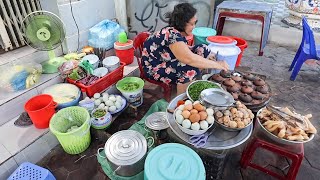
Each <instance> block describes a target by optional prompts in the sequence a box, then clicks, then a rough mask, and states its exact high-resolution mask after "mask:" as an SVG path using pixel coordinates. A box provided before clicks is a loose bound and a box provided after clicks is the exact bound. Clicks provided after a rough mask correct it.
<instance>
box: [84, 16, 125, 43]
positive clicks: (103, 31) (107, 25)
mask: <svg viewBox="0 0 320 180" xmlns="http://www.w3.org/2000/svg"><path fill="white" fill-rule="evenodd" d="M120 32H124V29H123V28H121V27H120V25H119V24H117V23H116V22H113V21H111V20H108V19H106V20H103V21H101V22H99V23H98V24H96V25H95V26H93V27H92V28H90V29H89V40H88V41H89V46H92V47H94V48H102V49H111V48H113V43H114V42H116V40H117V36H118V34H119V33H120Z"/></svg>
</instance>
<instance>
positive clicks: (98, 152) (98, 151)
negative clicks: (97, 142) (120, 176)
mask: <svg viewBox="0 0 320 180" xmlns="http://www.w3.org/2000/svg"><path fill="white" fill-rule="evenodd" d="M101 150H104V148H99V149H98V150H97V154H98V156H100V157H101V158H107V157H106V156H102V155H101V154H100V151H101Z"/></svg>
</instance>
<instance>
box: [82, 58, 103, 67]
mask: <svg viewBox="0 0 320 180" xmlns="http://www.w3.org/2000/svg"><path fill="white" fill-rule="evenodd" d="M82 60H88V61H89V63H90V64H92V66H93V69H96V68H98V66H99V57H98V56H97V55H95V54H89V55H86V56H84V57H83V58H82Z"/></svg>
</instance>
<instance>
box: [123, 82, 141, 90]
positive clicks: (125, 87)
mask: <svg viewBox="0 0 320 180" xmlns="http://www.w3.org/2000/svg"><path fill="white" fill-rule="evenodd" d="M139 87H140V86H139V84H138V83H136V82H126V83H125V84H124V85H123V87H122V89H123V90H125V91H134V90H137V89H139Z"/></svg>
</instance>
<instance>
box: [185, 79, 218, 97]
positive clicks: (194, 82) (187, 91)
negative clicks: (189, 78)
mask: <svg viewBox="0 0 320 180" xmlns="http://www.w3.org/2000/svg"><path fill="white" fill-rule="evenodd" d="M199 82H208V83H210V84H214V85H216V86H218V87H220V88H221V85H220V84H218V83H215V82H212V81H207V80H197V81H193V82H192V83H190V84H189V85H188V87H187V90H186V93H187V96H188V98H189V99H190V100H191V101H192V102H194V101H196V100H197V99H196V100H193V99H192V98H191V97H190V95H189V88H190V87H191V86H192V85H193V84H196V83H199ZM200 93H201V92H200ZM199 96H200V94H199Z"/></svg>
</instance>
